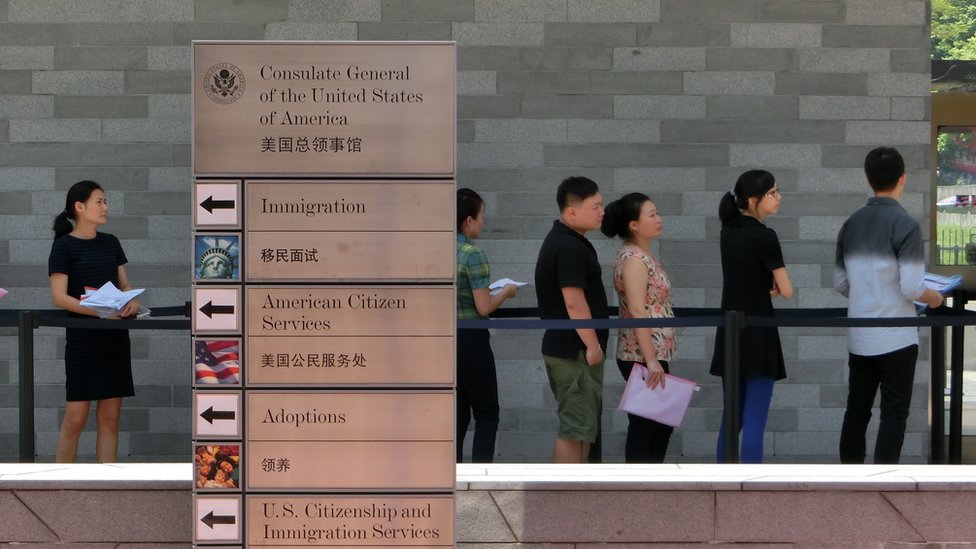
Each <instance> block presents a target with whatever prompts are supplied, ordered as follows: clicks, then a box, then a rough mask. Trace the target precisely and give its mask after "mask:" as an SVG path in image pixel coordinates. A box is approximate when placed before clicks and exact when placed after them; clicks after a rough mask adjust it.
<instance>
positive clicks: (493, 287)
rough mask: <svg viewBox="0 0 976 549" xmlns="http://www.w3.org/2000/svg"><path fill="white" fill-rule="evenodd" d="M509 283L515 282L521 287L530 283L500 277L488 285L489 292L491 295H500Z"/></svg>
mask: <svg viewBox="0 0 976 549" xmlns="http://www.w3.org/2000/svg"><path fill="white" fill-rule="evenodd" d="M509 284H514V285H516V286H518V287H519V288H521V287H522V286H527V285H528V284H529V283H528V282H517V281H515V280H512V279H511V278H499V279H498V280H496V281H494V282H492V283H491V284H489V285H488V293H489V294H491V295H498V294H499V293H500V292H501V291H502V290H503V289H504V288H505V286H508V285H509Z"/></svg>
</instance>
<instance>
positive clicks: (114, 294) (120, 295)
mask: <svg viewBox="0 0 976 549" xmlns="http://www.w3.org/2000/svg"><path fill="white" fill-rule="evenodd" d="M145 291H146V290H145V289H144V288H141V289H136V290H129V291H127V292H123V291H122V290H120V289H118V288H116V287H115V284H112V283H111V282H106V283H105V284H103V285H102V287H101V288H98V289H97V290H94V291H93V289H92V288H85V294H84V295H82V296H81V304H82V305H83V306H85V307H90V308H92V309H94V310H96V311H98V316H100V317H102V318H105V317H108V316H112V315H114V314H117V313H118V312H119V311H121V310H122V308H123V307H125V304H126V303H128V302H130V301H132V299H133V298H135V297H136V296H138V295H139V294H141V293H142V292H145ZM143 309H146V308H145V307H139V313H138V316H140V317H141V316H145V315H148V314H149V309H146V310H145V315H144V314H143Z"/></svg>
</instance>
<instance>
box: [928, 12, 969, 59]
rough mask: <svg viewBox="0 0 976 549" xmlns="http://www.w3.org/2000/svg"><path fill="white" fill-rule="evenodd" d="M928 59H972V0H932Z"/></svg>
mask: <svg viewBox="0 0 976 549" xmlns="http://www.w3.org/2000/svg"><path fill="white" fill-rule="evenodd" d="M932 58H933V59H958V60H963V61H974V60H976V2H973V0H932Z"/></svg>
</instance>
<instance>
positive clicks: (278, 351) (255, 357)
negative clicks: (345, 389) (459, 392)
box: [244, 336, 454, 387]
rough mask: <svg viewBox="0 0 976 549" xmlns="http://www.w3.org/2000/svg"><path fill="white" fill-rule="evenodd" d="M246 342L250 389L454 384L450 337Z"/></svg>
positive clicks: (254, 338)
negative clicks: (260, 387)
mask: <svg viewBox="0 0 976 549" xmlns="http://www.w3.org/2000/svg"><path fill="white" fill-rule="evenodd" d="M380 337H382V345H377V342H378V340H377V337H327V338H312V337H249V338H247V347H246V349H247V351H246V352H247V355H246V359H245V360H244V370H245V376H246V381H247V384H248V386H249V387H254V386H262V385H276V386H284V385H291V386H316V385H318V386H322V385H327V386H328V385H332V386H335V385H358V386H363V385H386V386H389V385H426V386H431V385H447V386H449V385H453V384H454V360H453V357H454V340H453V339H452V338H451V337H450V336H423V337H418V336H412V337H392V336H380Z"/></svg>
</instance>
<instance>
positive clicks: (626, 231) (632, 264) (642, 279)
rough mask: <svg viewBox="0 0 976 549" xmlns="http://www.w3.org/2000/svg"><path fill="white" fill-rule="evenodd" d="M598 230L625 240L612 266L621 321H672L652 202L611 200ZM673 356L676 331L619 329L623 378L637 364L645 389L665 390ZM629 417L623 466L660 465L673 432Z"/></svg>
mask: <svg viewBox="0 0 976 549" xmlns="http://www.w3.org/2000/svg"><path fill="white" fill-rule="evenodd" d="M600 230H601V231H602V232H603V234H605V235H607V236H611V237H613V236H619V237H620V238H622V239H623V245H622V246H621V247H620V250H619V251H618V252H617V260H616V261H615V262H614V265H613V285H614V288H616V290H617V301H618V304H619V306H620V312H619V316H620V318H670V317H673V316H674V313H673V312H672V310H671V282H670V281H669V280H668V275H667V274H666V273H665V272H664V269H663V268H662V267H661V264H660V263H659V262H658V260H657V258H655V257H654V255H653V254H652V253H651V241H653V240H654V239H655V238H657V237H658V236H660V235H661V232H662V231H663V226H662V223H661V216H660V214H658V211H657V207H656V206H655V205H654V203H653V202H651V199H650V198H648V197H647V195H645V194H642V193H630V194H628V195H626V196H624V197H623V198H621V199H620V200H616V201H614V202H611V203H610V204H608V205H607V207H606V213H605V214H604V216H603V225H602V227H601V228H600ZM674 354H675V342H674V328H621V329H620V333H619V335H618V338H617V367H618V368H620V373H621V374H622V375H623V376H624V379H627V378H628V377H629V376H630V371H631V368H632V367H633V366H634V364H635V363H637V364H640V365H642V366H644V367H646V368H647V371H648V376H647V386H648V387H650V388H651V389H655V388H657V387H658V386H661V387H664V383H665V379H664V374H665V373H666V372H668V363H669V362H670V361H671V360H672V359H673V358H674ZM627 418H628V419H629V420H630V421H629V424H628V426H627V445H626V447H625V450H624V455H625V458H626V460H627V463H662V462H663V461H664V456H665V454H666V453H667V451H668V441H669V440H670V439H671V433H672V432H673V431H674V428H672V427H670V426H668V425H664V424H661V423H658V422H656V421H653V420H650V419H645V418H642V417H640V416H635V415H632V414H627Z"/></svg>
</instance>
